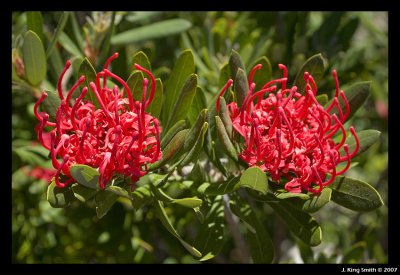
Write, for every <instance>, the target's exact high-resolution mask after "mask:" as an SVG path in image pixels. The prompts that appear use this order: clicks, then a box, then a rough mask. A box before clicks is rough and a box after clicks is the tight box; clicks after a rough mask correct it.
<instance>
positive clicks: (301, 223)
mask: <svg viewBox="0 0 400 275" xmlns="http://www.w3.org/2000/svg"><path fill="white" fill-rule="evenodd" d="M269 205H270V206H271V207H272V208H273V209H274V210H275V212H276V213H277V214H278V215H279V216H280V217H281V218H282V219H283V221H284V222H285V223H286V225H287V226H288V228H289V230H290V231H291V232H292V233H293V234H295V235H296V236H297V237H298V238H299V239H300V240H301V241H303V242H304V243H305V244H307V245H310V246H317V245H319V244H320V243H321V241H322V230H321V227H320V226H319V224H318V222H317V221H316V220H315V219H314V218H313V217H311V216H310V215H309V214H308V213H305V212H303V211H300V210H297V209H296V208H294V207H292V206H290V205H289V204H288V203H286V202H285V201H281V202H279V203H275V202H270V203H269Z"/></svg>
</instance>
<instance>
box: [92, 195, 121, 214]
mask: <svg viewBox="0 0 400 275" xmlns="http://www.w3.org/2000/svg"><path fill="white" fill-rule="evenodd" d="M117 199H118V195H116V194H114V193H113V192H111V191H108V190H99V191H98V192H97V193H96V195H95V196H94V200H95V202H96V214H97V217H98V218H99V219H101V218H102V217H104V216H105V215H106V214H107V212H108V211H109V210H110V209H111V207H112V206H113V205H114V203H115V202H116V201H117Z"/></svg>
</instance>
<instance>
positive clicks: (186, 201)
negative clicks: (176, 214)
mask: <svg viewBox="0 0 400 275" xmlns="http://www.w3.org/2000/svg"><path fill="white" fill-rule="evenodd" d="M172 203H176V204H179V205H182V206H184V207H188V208H195V207H199V206H200V205H201V204H202V203H203V201H202V200H201V199H198V198H183V199H174V200H173V201H172Z"/></svg>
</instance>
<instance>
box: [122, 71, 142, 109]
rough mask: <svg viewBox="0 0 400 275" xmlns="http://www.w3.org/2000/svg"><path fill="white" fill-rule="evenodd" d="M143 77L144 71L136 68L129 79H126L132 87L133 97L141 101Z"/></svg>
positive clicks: (130, 87)
mask: <svg viewBox="0 0 400 275" xmlns="http://www.w3.org/2000/svg"><path fill="white" fill-rule="evenodd" d="M143 79H144V76H143V73H142V72H141V71H137V70H135V71H134V72H133V73H131V75H130V76H129V77H128V80H127V81H126V84H128V87H129V89H131V93H132V96H133V99H134V100H136V101H139V102H141V100H142V94H143Z"/></svg>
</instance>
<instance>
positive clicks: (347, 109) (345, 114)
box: [339, 91, 350, 122]
mask: <svg viewBox="0 0 400 275" xmlns="http://www.w3.org/2000/svg"><path fill="white" fill-rule="evenodd" d="M339 95H340V97H341V98H342V99H343V101H344V104H345V105H346V112H345V113H344V116H343V120H342V122H345V121H346V119H347V117H348V116H349V114H350V105H349V102H348V101H347V97H346V95H345V94H344V92H343V91H340V93H339Z"/></svg>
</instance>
